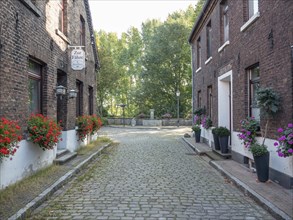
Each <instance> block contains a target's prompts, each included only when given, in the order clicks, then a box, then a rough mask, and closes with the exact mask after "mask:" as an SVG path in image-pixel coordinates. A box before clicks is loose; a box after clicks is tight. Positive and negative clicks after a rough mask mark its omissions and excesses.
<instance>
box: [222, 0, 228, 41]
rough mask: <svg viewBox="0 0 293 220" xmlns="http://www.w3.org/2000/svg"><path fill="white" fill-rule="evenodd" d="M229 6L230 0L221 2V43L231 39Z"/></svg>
mask: <svg viewBox="0 0 293 220" xmlns="http://www.w3.org/2000/svg"><path fill="white" fill-rule="evenodd" d="M228 13H229V6H228V1H227V0H223V1H221V3H220V22H221V24H220V27H221V37H220V42H221V45H223V44H225V43H226V42H228V41H229V16H228Z"/></svg>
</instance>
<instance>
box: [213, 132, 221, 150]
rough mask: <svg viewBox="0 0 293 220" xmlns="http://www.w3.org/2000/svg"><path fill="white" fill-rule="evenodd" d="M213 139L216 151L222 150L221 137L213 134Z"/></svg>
mask: <svg viewBox="0 0 293 220" xmlns="http://www.w3.org/2000/svg"><path fill="white" fill-rule="evenodd" d="M213 138H214V146H215V150H220V149H221V148H220V142H219V137H218V135H216V134H213Z"/></svg>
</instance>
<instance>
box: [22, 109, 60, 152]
mask: <svg viewBox="0 0 293 220" xmlns="http://www.w3.org/2000/svg"><path fill="white" fill-rule="evenodd" d="M27 123H28V127H27V129H28V133H29V138H30V140H31V141H32V142H33V143H35V144H38V145H39V146H40V147H41V148H42V149H43V150H48V149H53V148H54V146H55V144H56V143H57V142H58V141H59V137H60V135H61V130H62V128H61V126H60V125H59V124H58V123H57V122H55V121H54V120H53V119H51V118H49V117H46V116H44V115H42V114H36V115H31V117H30V118H29V119H28V122H27ZM60 140H61V139H60Z"/></svg>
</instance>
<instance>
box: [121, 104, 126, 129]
mask: <svg viewBox="0 0 293 220" xmlns="http://www.w3.org/2000/svg"><path fill="white" fill-rule="evenodd" d="M124 108H125V106H123V107H122V110H123V127H125V114H124Z"/></svg>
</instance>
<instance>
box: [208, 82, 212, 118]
mask: <svg viewBox="0 0 293 220" xmlns="http://www.w3.org/2000/svg"><path fill="white" fill-rule="evenodd" d="M207 91H208V93H207V96H208V97H207V100H208V115H209V116H210V118H211V117H212V113H213V89H212V86H208V90H207Z"/></svg>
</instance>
